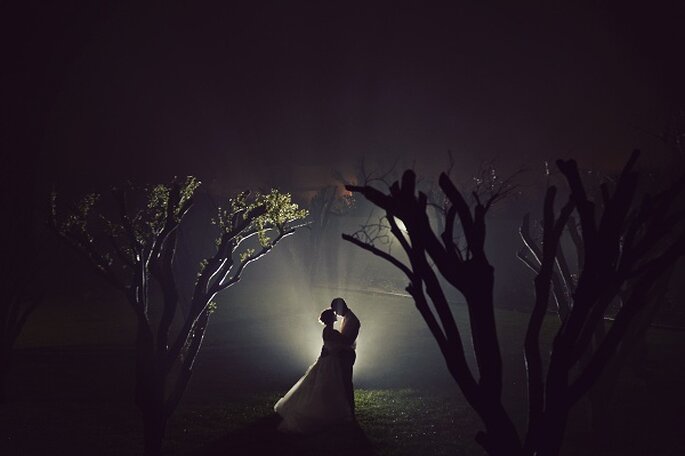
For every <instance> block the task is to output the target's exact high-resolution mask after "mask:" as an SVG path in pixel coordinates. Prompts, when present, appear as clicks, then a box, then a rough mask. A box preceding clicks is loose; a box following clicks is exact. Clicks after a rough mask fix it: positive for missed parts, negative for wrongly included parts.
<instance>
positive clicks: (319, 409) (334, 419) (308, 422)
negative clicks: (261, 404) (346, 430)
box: [274, 328, 352, 434]
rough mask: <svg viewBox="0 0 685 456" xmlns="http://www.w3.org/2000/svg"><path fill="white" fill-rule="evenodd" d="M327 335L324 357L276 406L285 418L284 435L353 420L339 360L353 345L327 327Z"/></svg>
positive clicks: (281, 428)
mask: <svg viewBox="0 0 685 456" xmlns="http://www.w3.org/2000/svg"><path fill="white" fill-rule="evenodd" d="M323 334H324V344H323V349H322V351H321V356H319V358H318V359H317V360H316V362H315V363H314V364H312V365H311V366H309V368H308V369H307V371H306V372H305V374H304V375H303V376H302V378H300V379H299V380H298V381H297V383H295V385H293V387H292V388H290V391H288V392H287V393H286V394H285V396H283V397H282V398H281V399H279V400H278V402H276V405H275V406H274V410H275V411H276V413H278V414H279V415H280V416H281V417H283V421H282V422H281V424H280V425H279V426H278V429H279V430H280V431H282V432H292V433H299V434H307V433H311V432H316V431H318V430H321V429H323V428H325V427H328V426H331V425H333V424H337V423H342V422H345V421H351V420H352V411H351V410H350V405H349V403H348V402H347V399H346V396H345V387H344V385H343V377H342V370H341V366H340V358H339V355H340V352H341V351H342V350H345V349H347V350H349V345H345V344H344V343H343V342H341V341H340V339H339V337H338V336H340V333H338V332H337V331H335V330H333V329H332V328H324V333H323Z"/></svg>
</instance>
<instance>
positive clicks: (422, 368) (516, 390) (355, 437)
mask: <svg viewBox="0 0 685 456" xmlns="http://www.w3.org/2000/svg"><path fill="white" fill-rule="evenodd" d="M330 295H331V292H328V291H325V292H322V293H321V296H314V297H312V298H311V299H309V298H308V299H304V300H303V299H299V298H300V296H298V295H297V294H293V295H292V296H291V297H289V296H288V294H287V293H285V294H283V293H281V289H278V288H275V287H274V288H266V289H264V290H257V291H255V290H254V289H252V290H245V291H244V292H241V294H236V295H235V296H234V301H233V302H232V303H231V305H230V306H226V307H225V309H224V310H223V311H221V310H220V311H217V314H216V315H215V317H214V318H213V320H212V322H211V323H210V328H209V330H208V338H207V341H206V343H205V346H204V347H203V349H202V351H201V353H200V355H199V357H198V360H197V362H196V368H195V374H194V376H193V380H192V381H191V384H190V385H189V388H188V390H187V392H186V395H185V396H184V399H183V402H182V404H181V407H180V408H179V409H178V410H177V412H176V413H175V414H174V416H173V418H172V421H171V422H170V425H169V429H168V434H167V437H168V438H167V451H168V454H169V455H170V456H175V455H196V456H202V455H231V454H233V455H240V454H249V455H259V454H270V455H287V454H293V455H295V454H296V455H308V454H309V455H342V454H345V455H350V456H351V455H418V456H431V455H442V454H445V455H447V454H450V455H482V454H484V453H483V451H482V450H481V449H480V447H479V446H478V445H477V444H476V443H475V441H474V436H475V434H476V432H477V431H478V430H480V429H481V424H480V421H479V419H478V417H477V416H476V415H475V414H474V412H473V411H471V409H470V408H469V407H468V405H467V404H466V403H465V401H464V399H463V397H462V396H461V393H460V392H459V391H458V388H457V387H456V385H455V384H454V382H453V381H452V379H451V378H450V377H449V375H448V374H447V371H446V369H445V366H444V361H443V360H442V358H441V356H440V354H439V350H438V349H437V347H436V344H435V341H434V340H433V339H432V338H431V336H430V334H429V333H428V331H427V329H426V328H425V325H424V324H423V322H422V321H420V320H418V319H417V314H416V310H415V309H414V308H413V306H412V305H411V303H410V302H408V300H406V299H402V298H398V297H376V296H369V295H362V294H359V295H355V294H353V293H346V294H345V296H346V297H349V301H351V302H355V303H356V305H355V307H354V309H355V312H356V313H357V315H358V316H359V317H360V319H361V320H362V325H363V329H362V334H361V336H360V341H359V346H358V359H357V363H356V364H355V385H356V387H357V404H358V405H357V416H358V425H356V426H345V427H341V428H338V429H332V430H329V431H326V432H322V433H320V434H316V435H312V436H307V437H293V436H285V435H281V434H279V433H278V432H277V431H276V426H277V423H278V417H277V416H275V415H274V414H273V409H272V407H273V404H274V403H275V402H276V400H277V399H278V397H279V396H280V395H282V394H283V393H285V391H287V389H288V388H289V387H290V386H291V385H292V384H293V383H294V382H295V381H296V380H297V378H299V376H300V375H302V373H303V372H304V371H305V369H306V367H307V365H309V364H310V363H311V362H313V361H314V359H315V356H316V354H317V353H318V350H320V343H321V341H320V331H321V329H320V326H319V325H318V324H317V323H316V320H315V318H316V316H317V315H318V311H319V310H320V308H321V306H320V303H321V302H325V300H326V299H327V297H330ZM278 299H280V300H285V301H287V302H286V304H287V305H288V306H291V307H292V308H293V309H295V310H293V311H291V312H283V313H279V314H277V315H276V318H274V313H273V309H270V308H269V306H267V305H263V304H264V303H273V302H277V301H278ZM255 303H258V304H260V305H255ZM70 306H71V307H70ZM98 306H99V307H98ZM298 306H300V307H299V308H298ZM84 308H85V309H86V310H84ZM122 309H123V310H122ZM454 311H455V317H456V318H457V320H458V321H459V324H460V326H461V327H463V328H464V327H467V322H468V316H467V315H466V312H465V311H464V309H463V308H461V307H455V308H454ZM39 312H41V313H37V315H36V317H35V319H34V320H33V321H32V322H30V325H29V326H28V327H27V331H26V334H25V335H24V339H23V341H22V343H21V344H20V347H19V349H18V350H17V351H16V356H15V366H14V369H13V371H12V375H11V377H10V384H9V391H10V393H11V395H12V396H11V398H10V402H9V404H7V405H5V406H3V407H0V456H12V455H21V456H33V455H51V456H59V455H70V456H77V455H89V456H90V455H98V456H117V455H138V454H140V451H141V447H142V442H141V440H142V429H141V422H140V418H139V415H138V411H137V409H136V408H135V406H134V405H133V362H132V359H133V358H132V349H131V342H130V341H131V337H132V336H131V325H130V315H129V314H128V313H126V309H125V308H122V307H121V306H118V305H116V303H113V304H112V305H111V306H110V305H109V304H108V303H107V302H106V301H105V302H101V303H91V304H89V306H87V307H84V306H82V305H80V304H79V305H77V304H69V306H64V307H59V308H58V307H53V308H51V307H45V308H44V309H42V310H39ZM527 319H528V316H527V315H526V314H525V313H520V312H513V311H507V310H501V309H500V310H498V311H497V321H498V329H499V334H500V342H501V346H502V356H503V362H504V368H505V378H504V381H505V388H504V394H503V401H504V403H505V406H506V407H507V409H508V410H509V411H510V412H511V415H512V417H513V419H514V421H515V423H516V424H517V426H519V428H520V429H523V428H524V427H525V369H524V365H523V360H522V356H521V344H522V340H523V333H524V331H525V326H526V323H527ZM557 325H558V322H557V321H556V319H555V317H553V316H550V318H548V320H547V321H546V323H545V326H544V328H543V335H542V337H543V340H544V341H545V343H546V344H549V342H550V341H551V339H552V336H553V334H554V332H555V331H556V327H557ZM648 336H649V337H648V344H649V350H648V354H647V357H646V361H645V363H644V364H643V365H641V366H638V367H639V369H626V370H625V372H624V373H623V375H622V377H621V381H620V382H619V385H618V387H617V391H616V396H615V406H614V410H613V414H612V418H611V422H609V423H607V426H606V433H605V434H606V439H605V440H606V441H605V442H603V443H602V445H600V446H597V445H595V446H591V445H590V443H589V439H588V429H587V421H588V420H587V407H586V405H585V404H584V403H581V404H579V405H578V406H577V407H576V408H575V409H574V412H573V414H572V416H571V419H570V421H569V427H568V429H567V439H566V441H565V444H564V450H563V451H562V455H563V456H580V455H583V456H585V455H588V456H589V455H597V456H599V455H601V456H619V455H620V456H638V455H649V456H658V455H662V456H667V455H668V456H671V455H681V454H685V436H684V435H683V433H682V423H683V422H685V390H684V389H683V385H684V384H685V363H684V362H683V360H684V359H685V343H684V342H685V340H684V337H683V333H682V332H675V331H669V330H661V329H652V330H650V332H649V334H648ZM465 338H468V331H465ZM89 341H90V343H89ZM93 341H97V343H99V344H100V345H92V344H93V343H94V342H93ZM547 346H548V345H547ZM545 351H546V349H545ZM467 355H468V358H469V362H473V357H472V354H470V353H467Z"/></svg>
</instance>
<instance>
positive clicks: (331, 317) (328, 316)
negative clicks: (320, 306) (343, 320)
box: [319, 309, 335, 325]
mask: <svg viewBox="0 0 685 456" xmlns="http://www.w3.org/2000/svg"><path fill="white" fill-rule="evenodd" d="M319 321H320V322H321V323H323V324H324V325H327V324H328V323H329V322H331V323H333V322H335V312H334V311H333V309H326V310H324V311H323V312H321V315H319Z"/></svg>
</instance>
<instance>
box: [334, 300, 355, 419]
mask: <svg viewBox="0 0 685 456" xmlns="http://www.w3.org/2000/svg"><path fill="white" fill-rule="evenodd" d="M331 309H333V310H334V311H335V313H336V314H337V315H338V316H339V317H342V323H341V324H340V334H342V335H343V337H345V339H346V340H347V342H348V343H349V345H350V348H349V349H348V350H344V351H343V352H342V353H341V355H340V364H341V365H342V371H343V384H344V385H345V395H346V396H347V401H348V402H349V404H350V409H351V410H352V416H354V387H353V386H352V366H354V361H355V359H356V358H357V354H356V353H355V351H354V349H355V348H356V343H355V340H356V339H357V336H358V335H359V328H360V327H361V323H359V319H358V318H357V316H356V315H355V314H354V313H353V312H352V311H351V310H350V308H349V307H347V303H346V302H345V300H344V299H343V298H335V299H334V300H333V301H331Z"/></svg>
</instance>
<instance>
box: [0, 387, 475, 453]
mask: <svg viewBox="0 0 685 456" xmlns="http://www.w3.org/2000/svg"><path fill="white" fill-rule="evenodd" d="M277 399H278V394H276V393H274V394H257V395H254V396H251V397H249V398H247V399H246V400H244V401H241V402H234V403H231V404H227V405H225V406H215V407H204V408H195V409H192V410H187V409H186V410H180V411H179V413H177V414H176V415H175V416H174V418H173V420H172V422H171V423H170V426H169V429H168V440H167V452H168V454H169V455H197V456H200V455H227V454H234V455H243V454H244V455H260V454H279V455H288V454H293V455H295V454H297V455H324V454H325V455H350V454H354V455H379V456H382V455H419V454H431V455H448V454H449V455H461V454H464V455H466V454H468V455H471V454H473V455H478V454H483V453H482V451H481V450H480V449H479V448H478V446H477V445H476V443H475V442H474V441H473V433H474V432H475V430H476V429H477V428H476V426H477V422H476V421H474V419H475V417H474V416H473V413H472V412H471V411H470V410H469V409H468V408H465V407H464V406H463V404H461V403H460V402H459V401H458V400H457V399H456V398H455V397H454V396H452V397H449V396H447V395H444V394H441V393H437V392H422V391H417V390H410V389H402V390H358V391H357V392H356V400H357V408H358V414H357V415H358V416H357V423H358V424H356V425H352V424H350V425H345V426H341V427H338V428H333V429H329V430H326V431H323V432H320V433H318V434H314V435H311V436H292V435H283V434H280V433H279V432H278V431H277V430H276V426H277V424H278V421H279V417H278V416H277V415H275V414H274V413H273V411H272V410H273V409H272V407H273V404H274V403H275V402H276V400H277ZM0 420H1V421H0V423H1V424H2V431H0V435H2V446H0V450H2V451H1V452H0V454H3V455H14V454H16V455H39V454H52V455H56V454H59V455H61V454H65V455H66V454H69V455H81V454H84V455H85V454H98V455H135V454H140V444H141V435H140V431H141V430H140V423H139V421H138V419H137V416H136V414H135V411H134V410H130V409H128V410H127V409H126V408H120V409H116V408H114V407H111V406H110V407H108V408H107V409H106V410H102V409H101V410H94V409H92V408H91V409H89V408H84V407H78V406H75V405H73V404H72V407H63V408H61V409H60V410H59V411H57V410H54V409H51V408H48V409H45V408H42V407H39V406H35V407H33V408H32V409H30V410H29V409H27V408H25V407H9V408H5V409H4V410H3V411H2V412H0Z"/></svg>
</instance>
